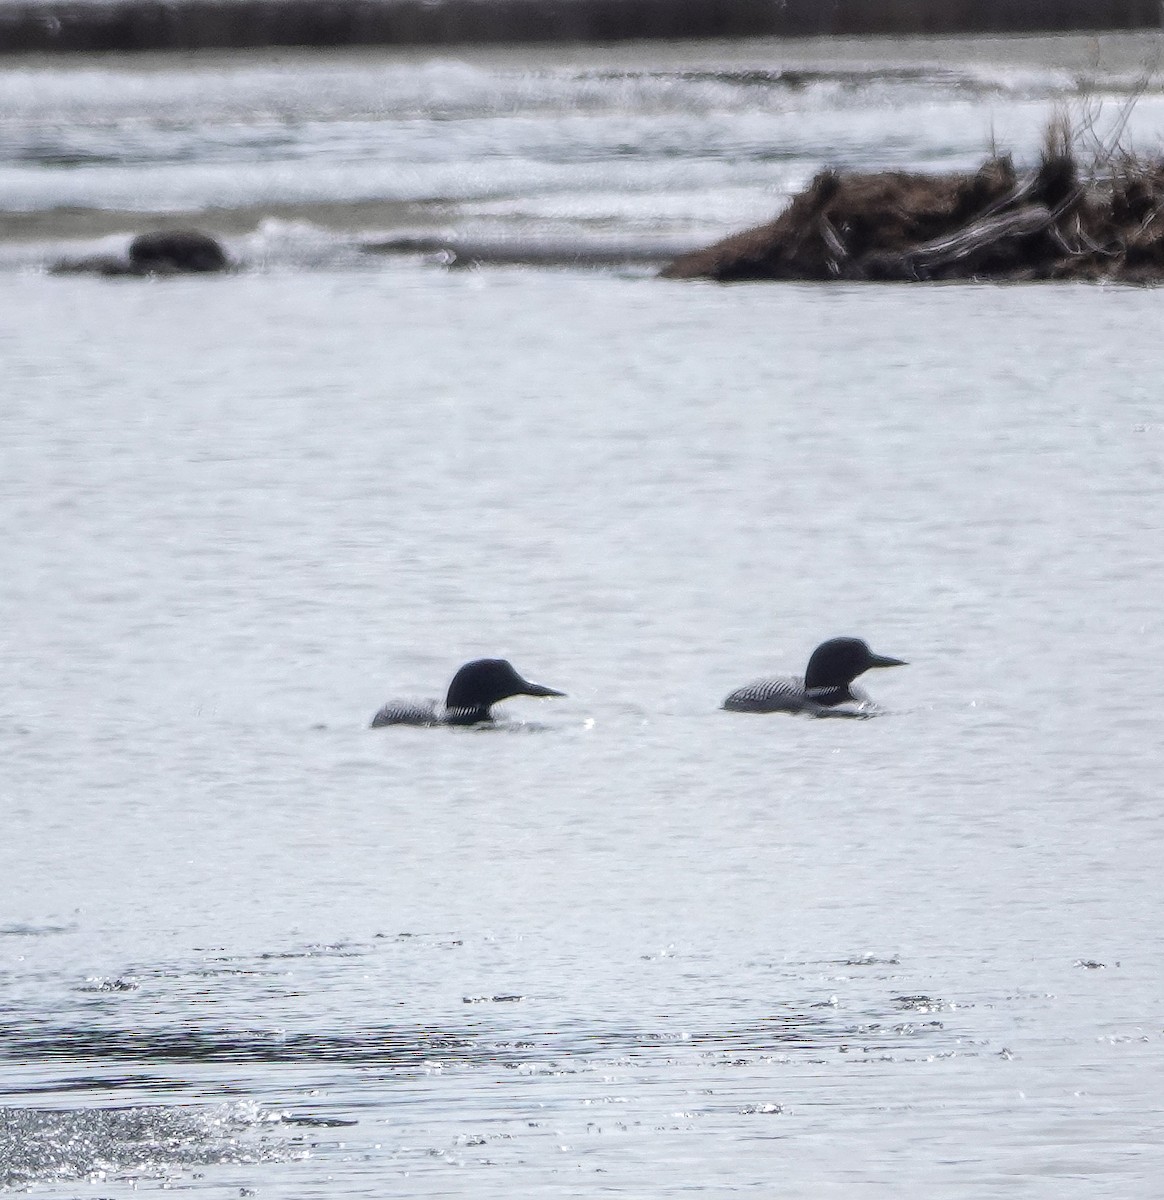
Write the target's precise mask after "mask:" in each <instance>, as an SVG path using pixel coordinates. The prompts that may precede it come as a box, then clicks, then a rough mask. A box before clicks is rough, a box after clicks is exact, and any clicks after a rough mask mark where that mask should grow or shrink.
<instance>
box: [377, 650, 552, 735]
mask: <svg viewBox="0 0 1164 1200" xmlns="http://www.w3.org/2000/svg"><path fill="white" fill-rule="evenodd" d="M565 694H566V693H565V692H557V691H555V690H554V689H553V688H550V687H543V686H542V684H540V683H530V681H529V680H528V679H522V677H521V676H520V675H519V674H518V673H517V672H516V671H515V670H514V669H513V665H512V664H511V663H509V662H507V661H506V660H505V659H504V658H477V659H474V660H473V661H472V662H468V663H466V664H465V665H464V666H463V667H462V668H461V669H460V670H459V671H458V672H457V673H456V674H455V675H454V676H453V682H452V683H450V684H449V690H448V694H447V695H446V696H445V702H444V704H443V705H438V704H437V702H436V701H435V700H427V701H415V700H390V701H389V702H388V703H387V704H385V705H384V707H383V708H382V709H380V711H379V712H378V713H377V714H376V715H375V716H374V717H373V718H372V725H371V728H372V729H375V728H377V727H378V726H380V725H479V724H482V723H483V722H487V721H492V720H493V713H492V712H490V709H491V708H492V707H493V705H494V704H496V703H497V702H498V701H499V700H506V699H508V698H509V697H510V696H564V695H565Z"/></svg>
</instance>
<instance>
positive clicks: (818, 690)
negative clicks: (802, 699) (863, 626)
mask: <svg viewBox="0 0 1164 1200" xmlns="http://www.w3.org/2000/svg"><path fill="white" fill-rule="evenodd" d="M908 665H909V664H908V663H906V662H905V661H903V660H902V659H900V658H890V657H889V656H888V655H886V654H874V653H873V651H872V650H870V649H869V646H868V644H867V643H865V642H863V641H862V640H861V639H860V638H852V637H839V638H830V639H829V640H828V641H827V642H821V644H820V645H819V646H817V648H816V649H815V650H814V651H813V652H812V657H811V658H810V659H809V660H808V667H807V669H806V670H805V672H804V687H805V690H806V691H807V692H808V693H809V695H810V696H811V697H812V698H813V699H814V700H815V701H816V702H817V704H826V705H829V706H830V707H831V706H832V705H834V704H843V703H844V702H845V701H846V700H853V699H856V697H855V696H854V695H853V693H852V691H851V690H850V688H849V685H850V684H851V683H852V682H853V680H854V679H856V678H857V676H858V675H864V673H865V672H866V671H869V670H872V668H873V667H904V666H908Z"/></svg>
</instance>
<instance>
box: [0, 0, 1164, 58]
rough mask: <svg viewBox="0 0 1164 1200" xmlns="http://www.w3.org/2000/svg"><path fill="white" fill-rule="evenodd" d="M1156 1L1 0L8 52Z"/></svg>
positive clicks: (826, 24) (711, 31)
mask: <svg viewBox="0 0 1164 1200" xmlns="http://www.w3.org/2000/svg"><path fill="white" fill-rule="evenodd" d="M1160 22H1161V9H1160V3H1159V0H0V53H5V52H7V53H14V52H28V51H101V50H194V49H210V48H244V47H258V46H358V45H398V46H402V45H443V44H453V43H505V42H613V41H623V40H627V39H633V38H730V37H757V36H761V37H762V36H775V37H812V36H820V35H828V34H843V35H851V36H852V35H855V36H861V35H878V34H889V35H893V34H954V33H1034V32H1056V31H1069V30H1105V29H1106V30H1114V29H1146V28H1154V27H1158V26H1159V25H1160Z"/></svg>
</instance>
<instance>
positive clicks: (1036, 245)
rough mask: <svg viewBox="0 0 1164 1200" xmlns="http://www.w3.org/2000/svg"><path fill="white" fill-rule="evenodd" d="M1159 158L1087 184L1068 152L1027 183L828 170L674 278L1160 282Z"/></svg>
mask: <svg viewBox="0 0 1164 1200" xmlns="http://www.w3.org/2000/svg"><path fill="white" fill-rule="evenodd" d="M1162 213H1164V163H1155V164H1143V163H1125V164H1124V165H1123V167H1122V168H1121V171H1120V175H1119V177H1109V178H1107V179H1103V180H1097V179H1087V180H1084V179H1081V176H1080V172H1079V170H1078V167H1077V165H1076V164H1075V162H1074V161H1073V160H1072V159H1071V158H1070V157H1069V156H1066V155H1057V156H1048V157H1044V160H1043V162H1042V164H1041V165H1040V167H1039V169H1038V170H1037V171H1035V172H1033V173H1031V174H1030V175H1028V176H1026V177H1023V178H1020V177H1019V176H1018V175H1017V174H1016V172H1015V169H1014V166H1013V164H1012V163H1011V161H1010V159H1009V158H992V159H989V160H988V161H987V162H985V163H984V164H983V166H982V167H981V168H980V169H979V170H978V171H976V172H974V173H973V174H965V173H958V174H949V175H922V174H916V173H910V172H904V171H881V172H876V173H870V174H858V173H853V174H844V175H842V174H839V173H837V172H835V171H824V172H822V173H821V174H819V175H818V176H817V177H816V178H815V179H814V180H813V181H812V182H811V184H810V185H809V186H808V188H807V189H805V191H803V192H801V193H800V194H799V195H798V196H795V197H794V198H793V199H792V202H791V203H790V204H789V205H788V207H787V208H786V209H785V210H784V212H783V213H781V214H780V216H779V217H777V218H776V220H775V221H772V222H770V223H769V224H767V225H762V226H760V227H759V228H756V229H751V230H748V231H746V232H744V233H740V234H735V235H734V236H732V237H728V238H725V239H724V240H723V241H720V242H717V243H716V244H715V245H713V246H709V247H707V248H706V249H703V250H697V251H695V252H694V253H691V254H685V255H682V256H680V257H679V258H676V259H675V260H674V261H673V262H671V263H670V264H669V265H668V266H667V267H665V268H664V269H663V272H662V273H663V275H664V276H666V277H668V278H671V279H715V280H719V281H722V282H731V281H736V280H761V279H768V280H779V279H783V280H862V279H869V280H897V281H902V282H905V281H921V280H942V279H994V280H1032V279H1115V280H1127V281H1133V282H1150V281H1155V280H1157V279H1161V280H1164V216H1161V214H1162Z"/></svg>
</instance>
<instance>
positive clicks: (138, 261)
mask: <svg viewBox="0 0 1164 1200" xmlns="http://www.w3.org/2000/svg"><path fill="white" fill-rule="evenodd" d="M129 262H130V265H131V266H132V267H135V268H137V269H138V270H139V271H145V272H149V273H151V274H163V275H170V274H178V273H181V272H185V271H192V272H195V273H199V272H210V271H225V270H226V268H227V267H228V266H229V265H230V264H229V263H228V261H227V257H226V253H225V251H224V250H223V249H222V247H221V246H220V245H219V244H218V242H216V241H215V240H214V238H212V237H211V236H210V235H209V234H207V233H199V232H198V230H196V229H168V230H159V231H157V232H156V233H140V234H138V236H137V237H135V238H134V239H133V241H132V242H130V243H129Z"/></svg>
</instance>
